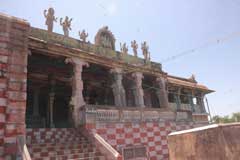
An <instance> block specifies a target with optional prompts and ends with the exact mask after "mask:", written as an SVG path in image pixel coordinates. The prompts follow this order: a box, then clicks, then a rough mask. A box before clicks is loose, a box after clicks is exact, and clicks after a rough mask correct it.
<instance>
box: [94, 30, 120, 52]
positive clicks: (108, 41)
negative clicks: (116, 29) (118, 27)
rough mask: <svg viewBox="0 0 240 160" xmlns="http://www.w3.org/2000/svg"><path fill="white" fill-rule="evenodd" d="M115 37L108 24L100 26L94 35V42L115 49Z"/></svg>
mask: <svg viewBox="0 0 240 160" xmlns="http://www.w3.org/2000/svg"><path fill="white" fill-rule="evenodd" d="M115 41H116V39H115V37H114V35H113V34H112V32H111V31H110V30H108V26H104V27H102V28H100V29H99V30H98V32H97V34H96V36H95V44H96V45H98V46H101V47H105V48H110V49H112V50H115Z"/></svg>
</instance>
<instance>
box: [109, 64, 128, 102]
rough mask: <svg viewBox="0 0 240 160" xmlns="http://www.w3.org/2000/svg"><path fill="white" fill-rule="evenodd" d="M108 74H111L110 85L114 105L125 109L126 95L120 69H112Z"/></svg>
mask: <svg viewBox="0 0 240 160" xmlns="http://www.w3.org/2000/svg"><path fill="white" fill-rule="evenodd" d="M110 72H111V73H112V74H113V77H114V82H113V84H112V89H113V94H114V103H115V105H116V106H119V107H126V106H127V103H126V94H125V89H124V87H123V84H122V69H120V68H114V69H111V70H110Z"/></svg>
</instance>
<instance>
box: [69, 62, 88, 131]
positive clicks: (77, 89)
mask: <svg viewBox="0 0 240 160" xmlns="http://www.w3.org/2000/svg"><path fill="white" fill-rule="evenodd" d="M65 62H66V63H71V64H72V65H73V71H74V76H73V78H72V99H71V102H70V105H72V106H73V111H72V118H73V123H74V126H75V127H78V126H79V125H80V124H81V122H80V120H81V117H80V109H81V107H83V106H84V105H85V102H84V99H83V94H82V91H83V81H82V69H83V66H87V67H88V63H86V62H84V61H82V60H80V59H78V58H67V59H66V61H65Z"/></svg>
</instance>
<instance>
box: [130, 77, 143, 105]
mask: <svg viewBox="0 0 240 160" xmlns="http://www.w3.org/2000/svg"><path fill="white" fill-rule="evenodd" d="M132 77H133V78H134V82H135V84H134V87H133V94H134V102H135V105H136V106H137V107H145V105H144V98H143V96H144V92H143V88H142V79H143V74H142V73H140V72H136V73H133V74H132Z"/></svg>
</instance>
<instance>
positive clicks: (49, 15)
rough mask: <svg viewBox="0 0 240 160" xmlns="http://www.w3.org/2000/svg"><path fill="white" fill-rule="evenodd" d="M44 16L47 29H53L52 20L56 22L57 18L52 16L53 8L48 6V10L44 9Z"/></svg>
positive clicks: (50, 30)
mask: <svg viewBox="0 0 240 160" xmlns="http://www.w3.org/2000/svg"><path fill="white" fill-rule="evenodd" d="M43 14H44V17H45V18H46V21H45V24H46V25H47V27H48V31H49V32H52V31H53V22H57V18H56V17H55V16H54V9H53V8H48V10H46V9H45V10H44V12H43Z"/></svg>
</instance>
